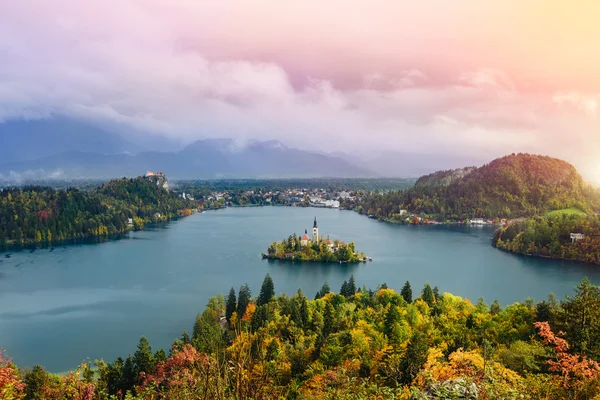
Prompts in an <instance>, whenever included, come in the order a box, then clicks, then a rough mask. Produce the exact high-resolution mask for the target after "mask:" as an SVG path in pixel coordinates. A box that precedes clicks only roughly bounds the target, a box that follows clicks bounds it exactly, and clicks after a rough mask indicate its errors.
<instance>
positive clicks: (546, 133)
mask: <svg viewBox="0 0 600 400" xmlns="http://www.w3.org/2000/svg"><path fill="white" fill-rule="evenodd" d="M10 3H11V5H10V6H7V5H2V6H0V54H2V55H3V60H2V63H0V120H5V119H12V118H47V117H49V116H50V115H67V116H72V117H76V118H85V119H89V120H93V121H97V122H98V123H101V124H111V125H114V126H118V127H121V128H123V130H131V129H135V130H138V131H142V132H147V133H149V134H163V135H170V136H172V137H177V138H183V139H184V140H187V141H191V140H194V139H198V138H205V137H235V138H238V139H240V141H241V142H243V141H244V140H248V139H250V138H259V139H272V138H276V139H280V140H282V141H283V142H284V143H287V144H290V145H295V146H299V147H304V148H306V147H313V148H314V147H316V148H321V149H323V150H331V149H335V150H361V151H362V150H368V149H371V150H372V149H386V150H390V149H402V150H408V151H419V152H425V151H427V152H440V151H443V152H453V153H456V154H463V155H471V154H486V157H487V156H488V155H489V157H494V156H498V155H502V154H504V153H508V152H513V151H531V152H540V153H548V154H551V155H556V156H561V157H565V158H567V159H573V160H575V159H576V158H577V159H578V158H582V157H583V158H585V157H586V156H587V157H592V155H593V154H595V153H596V152H597V151H600V148H598V147H597V146H598V144H597V143H596V142H594V143H593V145H592V146H589V145H588V146H585V143H584V142H585V141H586V139H587V138H589V137H590V136H592V135H594V134H595V132H597V131H598V122H597V121H595V120H592V119H590V118H585V119H584V118H581V115H578V114H580V113H573V112H572V111H573V110H570V109H569V108H572V107H564V106H565V105H571V106H574V107H576V109H578V110H581V111H584V112H585V113H587V114H588V115H589V116H594V117H595V116H596V114H597V108H598V101H600V100H599V98H598V96H597V95H594V94H589V93H583V92H581V91H580V92H577V91H564V92H556V93H555V94H554V95H551V94H550V95H549V94H548V93H554V91H551V92H548V91H547V89H544V88H542V89H539V88H538V87H536V88H535V90H534V89H531V88H530V87H529V86H528V85H525V84H523V83H522V82H521V81H519V80H517V79H515V78H513V77H512V76H511V75H510V74H509V73H508V72H505V70H503V69H502V68H501V66H497V65H495V64H494V62H492V61H489V62H485V61H487V60H475V61H471V60H469V62H466V61H464V60H461V61H460V62H448V64H444V60H445V59H444V58H443V57H442V56H444V57H445V56H446V55H447V53H446V52H443V53H440V52H438V53H436V52H433V50H436V49H428V48H425V50H427V51H432V52H426V51H425V50H423V54H424V56H423V57H421V58H420V57H417V56H413V55H414V54H417V55H421V53H419V52H420V51H421V48H422V47H426V46H425V45H423V46H421V45H420V43H416V42H415V41H414V40H413V41H412V42H410V43H407V41H406V39H405V37H404V36H402V35H400V34H398V35H396V34H395V33H394V32H391V31H389V29H390V27H391V26H396V25H397V24H398V21H396V20H395V19H394V18H392V16H391V15H390V16H389V21H388V18H387V17H385V18H384V17H382V24H383V25H384V26H382V28H384V27H385V28H386V29H382V30H381V31H377V32H379V33H377V32H375V33H371V31H370V30H368V32H366V31H364V30H365V28H364V25H363V20H364V19H363V18H359V17H360V15H358V14H357V15H356V16H354V17H352V21H350V22H349V23H352V26H353V28H354V30H352V31H350V30H341V31H338V30H336V28H335V27H331V26H329V25H327V24H325V23H323V24H322V26H321V25H319V26H315V27H314V31H313V30H310V31H306V32H305V33H306V36H307V37H309V39H310V40H312V42H310V44H311V45H312V46H309V45H308V44H307V42H305V41H302V40H309V39H305V38H301V39H299V38H298V37H297V36H298V33H297V32H296V31H293V30H290V31H289V32H287V33H286V32H284V31H285V30H286V29H287V27H286V26H281V27H280V28H281V32H283V33H282V35H283V36H285V34H287V35H292V36H290V37H291V38H290V39H286V40H289V41H290V43H289V46H288V47H289V48H283V46H280V47H277V48H275V47H269V46H270V42H268V40H267V39H269V38H271V39H272V41H273V42H278V41H283V40H284V39H285V38H279V37H277V33H274V31H271V32H270V33H269V34H270V36H260V35H259V33H260V32H262V31H263V30H264V27H257V29H248V25H247V24H246V22H244V21H245V20H244V18H242V17H241V16H237V18H233V17H232V18H231V20H229V19H226V18H224V17H223V15H224V14H223V13H224V12H230V13H232V15H233V14H236V13H235V12H234V11H231V10H229V11H227V10H226V9H227V8H229V7H230V6H229V5H228V4H221V5H219V6H215V8H210V7H200V6H198V7H196V6H195V4H197V3H196V2H192V1H190V2H188V3H187V5H185V7H184V6H182V4H183V3H178V4H179V6H181V7H179V8H178V7H171V8H164V7H165V6H166V3H165V2H163V1H162V0H160V1H154V2H153V3H151V4H152V5H151V6H148V5H147V4H148V3H142V2H137V1H127V0H124V1H123V2H119V7H110V6H109V5H107V4H104V2H94V1H90V2H85V3H83V2H75V1H69V0H57V1H56V2H52V4H51V3H50V2H36V3H31V2H28V1H27V0H24V1H23V3H21V2H18V3H15V2H10ZM169 4H171V2H169ZM198 4H199V3H198ZM33 5H35V6H36V8H35V11H36V12H31V7H32V6H33ZM188 7H189V8H188ZM298 7H299V8H302V7H300V6H298ZM366 9H369V8H368V7H367V8H366ZM177 10H181V13H180V12H179V11H177ZM224 10H225V11H224ZM421 11H423V10H421ZM257 12H258V11H257ZM264 12H267V11H264ZM369 12H371V11H369ZM173 14H177V18H175V17H173ZM236 15H237V14H236ZM286 15H287V14H286ZM268 17H269V18H271V17H272V16H271V15H270V14H269V15H268ZM421 17H422V16H421ZM286 18H288V17H286ZM444 21H445V19H444V18H441V19H440V20H439V22H440V23H446V22H444ZM405 22H410V21H405ZM237 23H239V24H240V26H239V27H238V26H234V25H235V24H237ZM273 23H275V22H273ZM293 23H296V24H299V25H298V28H301V27H303V28H306V26H305V25H304V24H306V21H305V20H302V21H300V20H298V21H290V24H292V25H293ZM244 24H246V25H244ZM244 26H245V28H246V30H243V29H244ZM407 26H408V28H407V29H409V28H410V29H416V28H415V26H414V25H410V24H409V25H407ZM411 26H412V28H411ZM238 29H239V30H240V31H241V32H238ZM307 29H308V28H307ZM327 29H330V30H331V35H325V34H324V33H326V31H327ZM242 30H243V31H242ZM290 32H292V33H290ZM294 32H295V33H294ZM346 32H350V33H348V35H353V36H351V37H350V38H349V39H348V41H349V43H350V44H353V43H354V42H355V43H358V45H357V46H360V48H358V49H356V48H354V47H353V48H346V47H344V46H346V45H349V44H347V43H342V40H341V39H343V38H344V35H343V34H346ZM336 34H337V36H336ZM454 34H455V33H453V35H454ZM232 35H233V36H232ZM373 35H375V36H373ZM377 35H380V36H377ZM385 35H389V37H387V36H385ZM365 36H366V38H364V37H365ZM461 38H462V37H461ZM396 39H397V40H398V41H397V42H396V41H395V40H396ZM442 39H444V38H439V39H438V40H439V41H440V43H442V44H444V43H445V42H444V41H443V40H442ZM385 40H388V41H387V42H386V41H385ZM428 40H430V39H428V37H426V36H424V38H423V41H424V42H427V41H428ZM278 43H279V42H278ZM427 43H429V42H427ZM465 46H466V45H465ZM438 47H440V48H441V46H438ZM231 48H234V50H235V51H234V50H232V49H231ZM386 49H387V53H386ZM465 49H466V50H465V51H466V55H465V57H464V58H465V60H466V59H468V58H469V57H472V55H473V54H474V53H473V54H472V53H469V52H468V51H467V50H468V49H470V48H465ZM276 50H277V51H276ZM441 50H447V49H446V48H441V49H437V50H436V51H441ZM370 51H371V53H370ZM355 53H356V54H355ZM391 53H393V54H392V55H389V54H391ZM394 54H400V55H401V56H396V57H394V56H393V55H394ZM388 55H389V59H390V60H391V61H390V62H391V65H390V66H388V65H386V60H387V59H388V58H386V57H388ZM404 55H406V57H404ZM433 56H439V59H437V58H435V57H434V59H433V61H432V60H431V59H429V58H431V57H433ZM428 57H429V58H428ZM404 58H406V60H404ZM398 59H400V60H401V61H398ZM382 60H383V61H382ZM424 60H425V61H424ZM481 65H483V66H484V67H482V66H481ZM488 65H492V67H489V66H488ZM348 71H350V72H348ZM440 71H442V72H440ZM351 72H352V73H354V72H356V74H355V75H356V76H354V75H352V74H351ZM348 74H349V75H352V76H350V78H347V77H346V75H348ZM556 105H559V107H558V109H557V107H556ZM573 132H577V134H574V133H573ZM573 136H575V137H576V139H575V140H574V139H573ZM582 151H583V153H584V154H583V155H582ZM586 152H588V153H586Z"/></svg>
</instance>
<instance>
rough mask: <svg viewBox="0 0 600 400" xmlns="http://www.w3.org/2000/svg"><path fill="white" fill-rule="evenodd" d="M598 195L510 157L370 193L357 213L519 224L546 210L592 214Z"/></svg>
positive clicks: (570, 175)
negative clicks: (514, 221)
mask: <svg viewBox="0 0 600 400" xmlns="http://www.w3.org/2000/svg"><path fill="white" fill-rule="evenodd" d="M597 198H598V196H597V193H596V192H595V190H594V189H593V188H592V187H590V186H589V185H587V184H586V183H585V182H584V181H583V180H582V178H581V176H580V175H579V174H578V173H577V171H576V170H575V168H574V167H573V166H572V165H571V164H569V163H567V162H565V161H562V160H559V159H556V158H551V157H547V156H539V155H530V154H512V155H508V156H505V157H502V158H498V159H496V160H494V161H492V162H490V163H489V164H487V165H484V166H482V167H480V168H474V167H471V168H464V169H459V170H452V171H440V172H436V173H434V174H431V175H427V176H424V177H421V178H419V180H418V181H417V182H416V184H415V186H414V187H413V188H411V189H408V190H400V191H390V192H387V193H377V192H371V193H370V194H368V195H366V196H363V197H362V199H361V201H360V203H359V204H358V206H357V208H358V210H359V211H360V212H362V213H365V214H368V215H373V216H375V217H376V218H380V219H386V220H396V221H404V220H405V219H406V216H404V215H402V214H401V211H400V210H407V211H408V212H411V213H414V214H418V215H422V216H429V217H432V218H436V219H439V220H441V221H447V220H449V221H457V220H463V219H468V218H475V217H484V218H520V217H530V216H535V215H541V214H543V213H545V212H547V211H549V210H558V209H564V208H570V207H575V208H578V209H580V210H582V211H584V212H589V211H591V210H592V209H594V208H596V206H597V205H598V202H597Z"/></svg>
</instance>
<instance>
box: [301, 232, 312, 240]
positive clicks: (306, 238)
mask: <svg viewBox="0 0 600 400" xmlns="http://www.w3.org/2000/svg"><path fill="white" fill-rule="evenodd" d="M302 240H310V238H309V237H308V235H307V234H306V233H305V234H304V235H302Z"/></svg>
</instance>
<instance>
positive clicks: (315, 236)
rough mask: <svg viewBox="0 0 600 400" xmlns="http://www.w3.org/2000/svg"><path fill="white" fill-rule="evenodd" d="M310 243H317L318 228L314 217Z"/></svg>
mask: <svg viewBox="0 0 600 400" xmlns="http://www.w3.org/2000/svg"><path fill="white" fill-rule="evenodd" d="M312 241H313V242H315V243H319V227H318V226H317V217H315V223H314V224H313V232H312Z"/></svg>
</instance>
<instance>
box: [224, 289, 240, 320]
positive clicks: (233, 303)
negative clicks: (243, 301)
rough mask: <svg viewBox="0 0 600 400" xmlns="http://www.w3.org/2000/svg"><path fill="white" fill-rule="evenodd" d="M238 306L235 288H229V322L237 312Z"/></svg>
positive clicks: (227, 315)
mask: <svg viewBox="0 0 600 400" xmlns="http://www.w3.org/2000/svg"><path fill="white" fill-rule="evenodd" d="M236 307H237V299H236V297H235V289H234V288H231V289H229V295H228V296H227V302H226V303H225V318H227V322H228V323H229V322H230V321H231V316H232V315H233V313H234V312H235V309H236Z"/></svg>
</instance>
